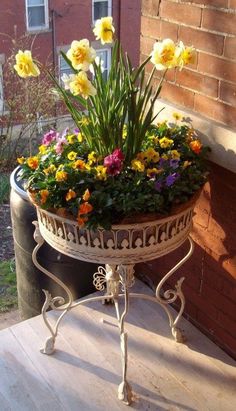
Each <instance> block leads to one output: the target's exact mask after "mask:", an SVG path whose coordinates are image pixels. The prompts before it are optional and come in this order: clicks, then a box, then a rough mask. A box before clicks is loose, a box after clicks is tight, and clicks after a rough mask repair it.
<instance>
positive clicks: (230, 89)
mask: <svg viewBox="0 0 236 411" xmlns="http://www.w3.org/2000/svg"><path fill="white" fill-rule="evenodd" d="M220 99H221V100H223V101H225V102H226V103H230V104H232V105H235V102H236V84H230V83H224V82H223V81H221V82H220Z"/></svg>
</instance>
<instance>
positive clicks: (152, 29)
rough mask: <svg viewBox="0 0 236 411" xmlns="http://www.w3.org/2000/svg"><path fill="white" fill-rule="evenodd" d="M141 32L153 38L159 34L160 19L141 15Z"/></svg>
mask: <svg viewBox="0 0 236 411" xmlns="http://www.w3.org/2000/svg"><path fill="white" fill-rule="evenodd" d="M141 34H142V35H143V36H145V37H152V38H154V39H157V38H159V36H160V21H159V20H158V19H154V18H152V17H145V16H142V17H141Z"/></svg>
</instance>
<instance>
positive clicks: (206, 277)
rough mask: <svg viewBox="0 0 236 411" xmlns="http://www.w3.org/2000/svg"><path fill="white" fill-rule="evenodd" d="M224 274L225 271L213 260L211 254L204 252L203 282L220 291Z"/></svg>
mask: <svg viewBox="0 0 236 411" xmlns="http://www.w3.org/2000/svg"><path fill="white" fill-rule="evenodd" d="M225 276H226V273H225V271H224V270H223V269H222V268H221V266H220V264H219V263H218V262H217V261H215V260H214V259H213V258H212V256H211V255H209V254H208V253H205V258H204V272H203V282H204V283H206V284H207V285H208V286H210V287H212V288H214V289H215V290H216V291H219V292H222V289H223V281H224V278H225Z"/></svg>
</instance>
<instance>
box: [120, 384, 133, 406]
mask: <svg viewBox="0 0 236 411" xmlns="http://www.w3.org/2000/svg"><path fill="white" fill-rule="evenodd" d="M118 399H119V400H120V401H122V402H123V403H124V404H126V405H130V404H131V403H132V400H133V393H132V388H131V386H130V384H129V383H128V382H127V381H123V382H122V383H121V384H120V385H119V387H118Z"/></svg>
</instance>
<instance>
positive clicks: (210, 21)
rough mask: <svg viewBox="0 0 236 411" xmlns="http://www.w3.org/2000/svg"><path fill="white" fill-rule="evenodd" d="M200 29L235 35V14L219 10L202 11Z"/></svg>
mask: <svg viewBox="0 0 236 411" xmlns="http://www.w3.org/2000/svg"><path fill="white" fill-rule="evenodd" d="M202 27H204V28H206V29H208V30H214V31H218V32H219V33H228V34H236V14H235V13H233V12H224V11H220V10H213V9H204V10H203V16H202Z"/></svg>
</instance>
